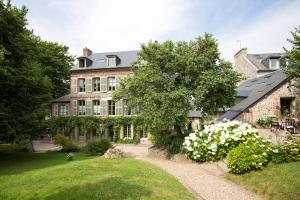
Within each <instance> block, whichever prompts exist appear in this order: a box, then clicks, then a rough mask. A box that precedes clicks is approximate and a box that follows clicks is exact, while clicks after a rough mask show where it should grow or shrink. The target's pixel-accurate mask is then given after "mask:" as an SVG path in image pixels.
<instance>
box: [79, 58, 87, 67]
mask: <svg viewBox="0 0 300 200" xmlns="http://www.w3.org/2000/svg"><path fill="white" fill-rule="evenodd" d="M78 62H79V68H84V67H85V59H79V61H78Z"/></svg>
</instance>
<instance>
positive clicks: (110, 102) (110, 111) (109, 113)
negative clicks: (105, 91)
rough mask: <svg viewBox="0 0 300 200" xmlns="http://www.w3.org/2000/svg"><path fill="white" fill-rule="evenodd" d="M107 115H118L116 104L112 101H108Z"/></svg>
mask: <svg viewBox="0 0 300 200" xmlns="http://www.w3.org/2000/svg"><path fill="white" fill-rule="evenodd" d="M112 108H113V109H112ZM111 109H112V110H111ZM107 113H108V115H116V103H115V102H113V101H112V100H108V101H107Z"/></svg>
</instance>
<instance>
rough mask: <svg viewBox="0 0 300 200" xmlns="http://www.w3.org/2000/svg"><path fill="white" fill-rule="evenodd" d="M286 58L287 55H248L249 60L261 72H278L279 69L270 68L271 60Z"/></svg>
mask: <svg viewBox="0 0 300 200" xmlns="http://www.w3.org/2000/svg"><path fill="white" fill-rule="evenodd" d="M285 57H286V53H264V54H247V59H248V60H249V61H250V62H251V63H252V64H253V65H254V66H255V67H256V68H257V69H258V70H259V71H276V70H277V69H270V68H269V59H270V58H279V59H283V58H285Z"/></svg>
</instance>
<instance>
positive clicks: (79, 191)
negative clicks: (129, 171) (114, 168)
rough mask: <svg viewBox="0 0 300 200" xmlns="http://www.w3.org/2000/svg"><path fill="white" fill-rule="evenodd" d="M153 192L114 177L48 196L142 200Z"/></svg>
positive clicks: (50, 199)
mask: <svg viewBox="0 0 300 200" xmlns="http://www.w3.org/2000/svg"><path fill="white" fill-rule="evenodd" d="M150 195H151V191H149V190H147V189H145V188H144V187H143V186H141V185H136V184H133V183H132V182H130V181H129V180H128V181H124V180H122V179H121V178H119V177H112V178H108V179H104V180H102V181H99V182H96V183H91V184H86V185H80V186H75V187H71V188H68V189H66V190H63V191H60V192H58V193H55V194H52V195H51V196H48V197H47V198H46V199H47V200H53V199H101V200H105V199H114V200H121V199H142V197H145V196H150Z"/></svg>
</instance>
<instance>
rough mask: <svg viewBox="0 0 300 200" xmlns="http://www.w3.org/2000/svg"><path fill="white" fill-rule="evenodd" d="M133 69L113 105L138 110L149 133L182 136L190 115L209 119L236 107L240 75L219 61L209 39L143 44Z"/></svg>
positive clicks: (119, 89)
mask: <svg viewBox="0 0 300 200" xmlns="http://www.w3.org/2000/svg"><path fill="white" fill-rule="evenodd" d="M141 49H142V50H141V51H140V52H139V58H138V60H137V62H136V63H135V64H134V69H133V70H134V76H131V77H128V78H126V79H124V80H123V81H122V82H121V83H120V87H119V88H118V89H117V91H116V92H115V93H114V97H113V98H114V99H115V100H117V99H121V98H123V99H126V102H127V106H128V107H129V108H134V107H137V108H139V109H138V110H139V114H140V115H141V117H142V118H143V119H144V121H145V124H146V125H147V126H148V127H150V128H151V129H152V130H153V131H158V132H161V131H165V130H168V129H170V128H172V127H174V129H175V131H176V132H177V134H181V127H182V126H184V125H185V124H186V123H187V114H188V112H189V110H191V109H197V110H201V111H202V112H203V115H210V114H213V113H214V112H215V111H217V110H218V109H220V108H225V107H230V106H232V105H233V104H234V102H235V93H236V92H235V89H236V86H237V83H238V81H239V80H240V79H241V77H240V75H238V74H237V73H236V72H234V71H233V70H232V67H231V64H230V63H229V62H225V61H223V60H222V59H220V53H219V51H218V45H217V42H216V40H214V39H213V37H212V35H210V34H205V35H204V36H203V37H198V38H196V39H195V40H192V41H189V42H184V41H181V42H172V41H166V42H163V43H158V42H156V41H155V42H152V41H150V42H149V43H148V44H143V45H142V46H141Z"/></svg>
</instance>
